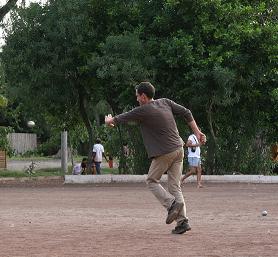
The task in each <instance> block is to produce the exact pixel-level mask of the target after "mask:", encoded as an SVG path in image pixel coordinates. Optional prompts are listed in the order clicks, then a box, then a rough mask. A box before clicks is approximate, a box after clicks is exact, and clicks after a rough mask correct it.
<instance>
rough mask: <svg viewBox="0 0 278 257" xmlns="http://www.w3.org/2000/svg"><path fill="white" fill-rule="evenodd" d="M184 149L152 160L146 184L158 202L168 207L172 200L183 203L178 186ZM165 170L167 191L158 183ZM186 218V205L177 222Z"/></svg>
mask: <svg viewBox="0 0 278 257" xmlns="http://www.w3.org/2000/svg"><path fill="white" fill-rule="evenodd" d="M183 158H184V150H183V147H181V148H179V149H177V150H176V151H174V152H171V153H168V154H164V155H161V156H158V157H156V158H154V159H153V160H152V163H151V166H150V169H149V173H148V178H147V185H148V188H149V189H150V191H151V192H152V193H153V194H154V196H155V197H156V198H157V199H158V200H159V201H160V203H161V204H162V205H163V206H164V207H165V208H166V209H169V208H170V206H171V205H172V203H173V202H174V200H176V201H177V202H182V203H184V198H183V194H182V191H181V187H180V180H181V176H182V168H183ZM166 171H167V174H168V191H166V190H165V189H164V187H162V186H161V185H160V183H159V181H160V179H161V176H162V175H163V174H164V173H165V172H166ZM185 218H186V206H185V203H184V208H183V209H182V210H181V212H180V214H179V216H178V218H177V220H176V221H177V222H178V223H179V222H180V221H182V220H184V219H185Z"/></svg>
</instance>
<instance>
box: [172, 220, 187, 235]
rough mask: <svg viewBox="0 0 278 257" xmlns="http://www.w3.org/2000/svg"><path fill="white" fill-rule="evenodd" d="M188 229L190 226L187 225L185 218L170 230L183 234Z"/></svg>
mask: <svg viewBox="0 0 278 257" xmlns="http://www.w3.org/2000/svg"><path fill="white" fill-rule="evenodd" d="M189 230H191V227H190V226H189V224H188V220H187V219H186V220H184V221H182V223H180V224H179V225H177V226H176V227H175V229H173V230H172V234H183V233H185V232H186V231H189Z"/></svg>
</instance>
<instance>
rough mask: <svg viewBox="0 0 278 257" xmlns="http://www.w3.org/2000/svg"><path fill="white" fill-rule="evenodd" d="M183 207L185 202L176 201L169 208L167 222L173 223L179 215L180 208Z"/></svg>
mask: <svg viewBox="0 0 278 257" xmlns="http://www.w3.org/2000/svg"><path fill="white" fill-rule="evenodd" d="M182 208H183V203H179V202H176V201H174V202H173V203H172V205H171V207H170V209H169V210H168V216H167V218H166V224H171V223H172V222H173V221H174V220H175V219H176V218H177V217H178V215H179V213H180V210H181V209H182Z"/></svg>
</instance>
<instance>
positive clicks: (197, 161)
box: [181, 134, 203, 188]
mask: <svg viewBox="0 0 278 257" xmlns="http://www.w3.org/2000/svg"><path fill="white" fill-rule="evenodd" d="M185 145H186V147H188V155H187V158H188V164H189V171H188V172H186V174H185V175H184V176H183V178H182V179H181V184H182V183H183V182H184V180H185V179H186V178H188V177H189V176H191V175H193V174H197V187H198V188H201V187H203V185H202V183H201V176H202V167H201V148H200V146H201V145H202V144H201V143H200V142H199V140H198V138H197V137H196V136H195V135H194V134H191V135H190V136H189V137H188V140H187V142H186V144H185Z"/></svg>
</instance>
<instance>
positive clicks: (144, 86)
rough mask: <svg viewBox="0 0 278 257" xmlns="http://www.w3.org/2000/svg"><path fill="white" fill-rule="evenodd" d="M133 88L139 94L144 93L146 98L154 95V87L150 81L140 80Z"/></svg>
mask: <svg viewBox="0 0 278 257" xmlns="http://www.w3.org/2000/svg"><path fill="white" fill-rule="evenodd" d="M135 89H136V90H137V93H138V94H139V95H142V94H143V93H144V94H145V95H146V96H147V97H148V98H153V97H154V95H155V88H154V86H153V85H152V84H151V83H150V82H141V83H140V84H139V85H137V86H136V87H135Z"/></svg>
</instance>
